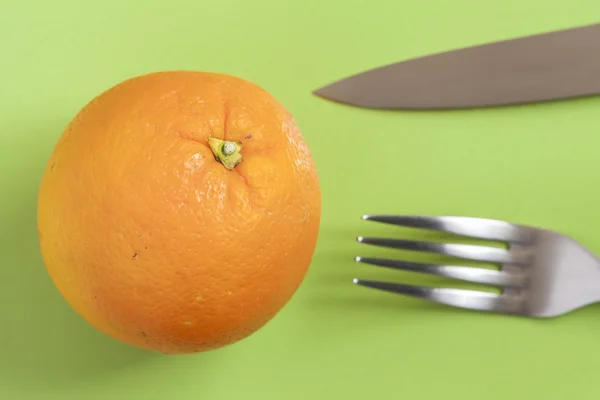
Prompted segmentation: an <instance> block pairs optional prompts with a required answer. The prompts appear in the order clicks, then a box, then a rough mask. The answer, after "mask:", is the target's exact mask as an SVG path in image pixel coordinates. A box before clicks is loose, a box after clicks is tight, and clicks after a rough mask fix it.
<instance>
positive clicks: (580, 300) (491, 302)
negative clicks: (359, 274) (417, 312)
mask: <svg viewBox="0 0 600 400" xmlns="http://www.w3.org/2000/svg"><path fill="white" fill-rule="evenodd" d="M363 219H364V220H368V221H375V222H380V223H385V224H392V225H397V226H404V227H411V228H422V229H428V230H434V231H440V232H444V233H449V234H453V235H458V236H463V237H467V238H477V239H483V240H489V241H497V242H502V243H504V244H506V247H505V248H497V247H492V246H485V245H471V244H457V243H443V242H425V241H415V240H405V239H391V238H370V237H362V236H360V237H358V238H357V240H358V242H360V243H363V244H368V245H374V246H382V247H387V248H393V249H399V250H409V251H419V252H427V253H436V254H441V255H446V256H450V257H452V258H455V259H462V260H472V261H480V262H486V263H493V264H497V265H499V268H498V269H495V270H494V269H487V268H480V267H470V266H464V265H463V266H461V265H440V264H425V263H420V262H408V261H403V260H395V259H386V258H371V257H356V261H357V262H359V263H364V264H370V265H375V266H380V267H386V268H393V269H397V270H404V271H411V272H419V273H425V274H431V275H437V276H442V277H446V278H451V279H456V280H462V281H465V282H471V283H477V284H483V285H489V286H491V287H495V288H499V289H500V293H491V292H486V291H478V290H469V289H455V288H440V287H427V286H414V285H407V284H402V283H392V282H382V281H372V280H363V279H354V280H353V282H354V283H355V284H357V285H361V286H365V287H369V288H374V289H379V290H384V291H388V292H392V293H397V294H401V295H406V296H411V297H416V298H420V299H424V300H429V301H433V302H437V303H441V304H444V305H448V306H454V307H459V308H465V309H471V310H478V311H489V312H496V313H501V314H516V315H523V316H529V317H556V316H559V315H562V314H565V313H568V312H570V311H573V310H575V309H578V308H581V307H584V306H586V305H589V304H592V303H596V302H599V301H600V260H599V259H598V258H597V257H596V256H595V255H594V254H592V253H591V252H590V251H588V250H587V249H586V248H585V247H583V246H582V245H581V244H579V243H578V242H577V241H575V240H573V239H572V238H570V237H568V236H565V235H563V234H561V233H557V232H554V231H551V230H547V229H542V228H536V227H532V226H526V225H517V224H513V223H509V222H505V221H501V220H494V219H485V218H474V217H460V216H438V217H428V216H405V215H365V216H363Z"/></svg>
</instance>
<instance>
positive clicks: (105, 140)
mask: <svg viewBox="0 0 600 400" xmlns="http://www.w3.org/2000/svg"><path fill="white" fill-rule="evenodd" d="M320 214H321V192H320V187H319V181H318V177H317V172H316V170H315V165H314V162H313V159H312V157H311V154H310V152H309V149H308V147H307V145H306V143H305V141H304V140H303V138H302V136H301V134H300V132H299V129H298V126H297V124H296V122H295V120H294V118H293V116H292V114H291V113H290V112H289V111H288V110H286V109H285V108H284V107H283V106H282V105H281V104H280V103H278V101H277V100H276V99H275V98H274V97H272V96H271V95H270V94H269V93H268V92H267V91H265V90H264V89H262V88H261V87H259V86H257V85H256V84H253V83H251V82H248V81H246V80H243V79H241V78H238V77H233V76H229V75H225V74H217V73H206V72H194V71H167V72H157V73H151V74H147V75H143V76H138V77H134V78H132V79H128V80H126V81H124V82H121V83H119V84H117V85H116V86H114V87H112V88H110V89H108V90H107V91H105V92H103V93H101V94H100V95H99V96H97V97H96V98H94V99H93V100H92V101H91V102H90V103H89V104H87V105H86V106H85V107H84V108H83V109H82V110H81V111H80V112H79V113H78V114H77V115H76V116H75V118H74V119H73V120H72V121H71V122H70V123H69V124H68V126H67V127H66V129H65V131H64V132H63V134H62V136H61V137H60V139H59V140H58V142H57V144H56V146H55V148H54V150H53V152H52V154H51V156H50V159H49V161H48V164H47V167H46V170H45V171H44V174H43V177H42V182H41V186H40V190H39V198H38V231H39V239H40V246H41V252H42V256H43V260H44V263H45V266H46V269H47V271H48V273H49V275H50V277H51V278H52V280H53V282H54V284H55V285H56V287H57V289H58V290H59V291H60V293H61V294H62V296H63V297H64V298H65V299H66V301H67V302H68V303H69V304H70V305H71V306H72V307H73V309H74V310H75V311H76V312H77V313H79V314H80V315H81V316H82V317H83V318H84V319H85V320H86V321H87V322H89V324H91V325H92V326H93V327H95V328H97V329H98V330H100V331H102V332H104V333H105V334H107V335H109V336H111V337H113V338H115V339H117V340H120V341H123V342H125V343H129V344H131V345H133V346H137V347H140V348H144V349H148V350H152V351H158V352H162V353H191V352H199V351H205V350H210V349H216V348H219V347H222V346H225V345H228V344H231V343H233V342H236V341H239V340H241V339H243V338H245V337H247V336H249V335H250V334H252V333H253V332H255V331H257V330H259V329H260V328H261V327H262V326H264V325H265V324H266V323H267V322H268V321H270V320H271V319H272V318H273V317H274V316H275V315H276V314H277V313H278V312H279V311H280V310H281V309H282V308H283V307H284V306H285V305H286V303H287V302H288V301H289V300H290V299H291V297H292V296H293V294H294V293H295V292H296V290H297V289H298V288H299V286H300V285H301V283H302V281H303V279H304V276H305V274H306V273H307V270H308V267H309V265H310V263H311V259H312V256H313V253H314V249H315V245H316V240H317V235H318V230H319V223H320Z"/></svg>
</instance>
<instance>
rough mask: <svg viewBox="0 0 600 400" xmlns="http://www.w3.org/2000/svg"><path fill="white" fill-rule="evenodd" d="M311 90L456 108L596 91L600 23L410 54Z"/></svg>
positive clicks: (339, 98)
mask: <svg viewBox="0 0 600 400" xmlns="http://www.w3.org/2000/svg"><path fill="white" fill-rule="evenodd" d="M313 93H314V94H315V95H317V96H319V97H321V98H324V99H327V100H331V101H334V102H338V103H344V104H348V105H353V106H358V107H364V108H375V109H407V110H410V109H413V110H418V109H463V108H482V107H493V106H508V105H517V104H527V103H534V102H548V101H555V100H564V99H570V98H578V97H587V96H594V95H598V94H600V24H593V25H586V26H580V27H575V28H570V29H564V30H559V31H553V32H546V33H540V34H536V35H530V36H525V37H521V38H516V39H509V40H504V41H498V42H492V43H486V44H480V45H475V46H472V47H466V48H462V49H458V50H451V51H445V52H442V53H437V54H432V55H427V56H423V57H419V58H413V59H409V60H406V61H401V62H398V63H394V64H389V65H386V66H382V67H378V68H374V69H371V70H368V71H365V72H362V73H359V74H356V75H353V76H350V77H347V78H344V79H341V80H339V81H337V82H334V83H332V84H330V85H327V86H324V87H322V88H320V89H318V90H316V91H314V92H313Z"/></svg>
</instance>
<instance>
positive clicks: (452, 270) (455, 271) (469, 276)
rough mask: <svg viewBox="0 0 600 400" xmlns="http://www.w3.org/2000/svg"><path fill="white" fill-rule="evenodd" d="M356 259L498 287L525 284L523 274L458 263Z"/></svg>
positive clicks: (367, 262) (366, 262)
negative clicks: (440, 263)
mask: <svg viewBox="0 0 600 400" xmlns="http://www.w3.org/2000/svg"><path fill="white" fill-rule="evenodd" d="M356 261H357V262H360V263H364V264H370V265H375V266H379V267H385V268H392V269H398V270H402V271H410V272H418V273H423V274H430V275H437V276H443V277H446V278H452V279H458V280H462V281H465V282H472V283H481V284H484V285H492V286H498V287H510V288H518V287H522V286H523V285H524V284H525V279H524V277H523V276H522V275H518V274H514V273H508V272H506V271H495V270H489V269H485V268H472V267H465V266H456V265H436V264H425V263H418V262H408V261H401V260H390V259H386V258H371V257H356Z"/></svg>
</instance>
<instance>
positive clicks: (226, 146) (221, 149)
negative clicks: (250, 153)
mask: <svg viewBox="0 0 600 400" xmlns="http://www.w3.org/2000/svg"><path fill="white" fill-rule="evenodd" d="M208 145H209V146H210V149H211V150H212V152H213V154H214V155H215V158H216V159H217V161H219V162H220V163H221V164H223V166H224V167H225V168H227V169H230V170H231V169H234V168H235V166H236V165H238V164H239V163H241V162H242V154H241V153H240V152H241V151H242V142H241V141H239V140H238V141H235V142H229V141H226V140H221V139H217V138H213V137H210V138H208Z"/></svg>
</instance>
